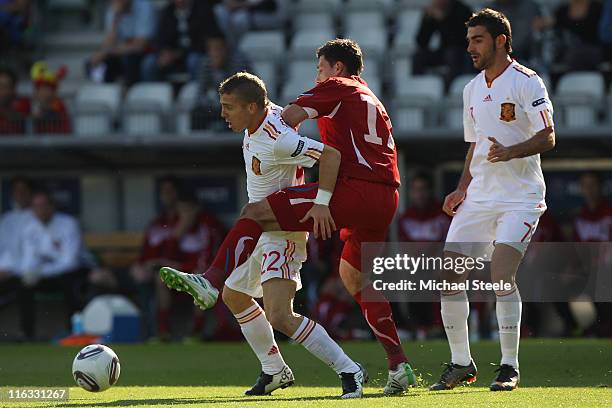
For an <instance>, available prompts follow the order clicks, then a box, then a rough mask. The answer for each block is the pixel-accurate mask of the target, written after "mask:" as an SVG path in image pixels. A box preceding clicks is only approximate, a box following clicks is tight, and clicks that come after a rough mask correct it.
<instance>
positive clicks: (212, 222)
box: [155, 191, 230, 339]
mask: <svg viewBox="0 0 612 408" xmlns="http://www.w3.org/2000/svg"><path fill="white" fill-rule="evenodd" d="M176 210H177V216H178V221H177V222H176V224H175V226H174V228H173V230H172V231H171V234H170V235H169V236H168V238H167V239H166V240H165V242H164V244H163V245H164V248H163V255H162V256H163V257H164V258H166V259H168V260H169V261H170V262H171V264H173V265H174V266H175V267H176V268H178V269H180V270H183V271H190V272H192V273H204V272H205V271H206V269H207V268H208V266H209V265H210V263H211V262H212V260H213V256H214V255H215V253H216V250H217V248H218V247H219V245H220V244H221V241H222V240H223V238H224V237H225V232H224V228H223V226H222V224H221V223H220V222H219V221H218V220H217V219H216V218H215V217H214V216H213V215H211V214H208V213H206V212H205V211H203V210H202V209H200V207H199V205H198V203H197V200H196V198H195V196H194V195H193V194H191V192H188V191H182V192H180V194H179V196H178V199H177V206H176ZM155 282H156V289H157V299H158V319H159V321H158V336H159V337H160V338H161V339H168V338H169V337H170V318H169V317H170V308H171V306H172V300H173V298H174V296H173V295H174V294H173V293H172V292H171V291H170V289H168V287H167V286H166V285H165V284H164V283H163V282H162V280H161V279H155ZM185 298H186V299H187V297H185ZM189 300H190V298H189ZM219 307H220V308H222V309H226V308H225V306H221V305H219V306H218V307H217V308H219ZM226 311H227V309H226ZM226 314H227V313H226ZM227 321H228V322H229V321H230V320H229V319H227ZM203 326H204V313H203V311H202V310H201V309H200V308H198V307H195V308H194V319H193V325H192V331H191V334H192V336H194V337H198V336H199V335H201V332H202V328H203Z"/></svg>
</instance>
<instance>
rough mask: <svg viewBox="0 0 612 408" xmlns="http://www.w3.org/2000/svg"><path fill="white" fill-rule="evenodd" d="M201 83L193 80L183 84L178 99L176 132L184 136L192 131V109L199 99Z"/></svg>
mask: <svg viewBox="0 0 612 408" xmlns="http://www.w3.org/2000/svg"><path fill="white" fill-rule="evenodd" d="M198 91H199V84H198V82H197V81H191V82H188V83H186V84H185V85H183V87H182V88H181V90H180V92H179V94H178V98H177V100H176V133H177V134H179V135H182V136H185V135H189V134H190V133H191V111H192V110H193V108H194V107H195V105H196V103H197V101H198Z"/></svg>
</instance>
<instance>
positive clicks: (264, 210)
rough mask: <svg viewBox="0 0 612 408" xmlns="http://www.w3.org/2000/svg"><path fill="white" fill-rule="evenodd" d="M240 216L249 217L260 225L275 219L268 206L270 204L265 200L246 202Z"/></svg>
mask: <svg viewBox="0 0 612 408" xmlns="http://www.w3.org/2000/svg"><path fill="white" fill-rule="evenodd" d="M240 218H249V219H251V220H253V221H256V222H257V223H259V224H260V225H264V224H266V223H270V222H272V221H275V220H276V217H275V216H274V212H273V211H272V208H271V207H270V204H268V201H267V200H261V201H257V202H255V203H248V204H247V205H245V206H244V207H243V208H242V211H241V213H240Z"/></svg>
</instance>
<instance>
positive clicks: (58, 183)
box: [2, 177, 81, 217]
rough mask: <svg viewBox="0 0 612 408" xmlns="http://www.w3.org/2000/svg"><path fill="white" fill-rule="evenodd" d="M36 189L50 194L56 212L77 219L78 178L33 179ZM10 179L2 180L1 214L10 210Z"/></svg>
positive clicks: (78, 208) (79, 205)
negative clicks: (43, 189)
mask: <svg viewBox="0 0 612 408" xmlns="http://www.w3.org/2000/svg"><path fill="white" fill-rule="evenodd" d="M33 182H34V185H35V188H36V187H40V188H45V189H47V190H49V191H50V192H51V195H52V196H53V199H54V200H55V203H56V206H57V210H58V211H61V212H65V213H68V214H70V215H74V216H75V217H79V216H80V214H81V182H80V181H79V178H78V177H45V178H33ZM12 206H13V202H12V198H11V178H4V179H2V212H5V211H8V210H10V209H11V208H12Z"/></svg>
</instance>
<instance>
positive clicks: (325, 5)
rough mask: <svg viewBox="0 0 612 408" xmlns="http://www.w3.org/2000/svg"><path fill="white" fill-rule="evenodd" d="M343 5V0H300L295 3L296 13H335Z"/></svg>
mask: <svg viewBox="0 0 612 408" xmlns="http://www.w3.org/2000/svg"><path fill="white" fill-rule="evenodd" d="M341 5H342V0H298V1H297V3H295V5H294V10H295V14H296V15H297V14H300V13H308V12H324V13H329V14H335V13H336V12H337V11H338V10H339V8H340V6H341Z"/></svg>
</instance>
